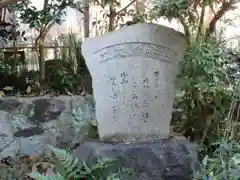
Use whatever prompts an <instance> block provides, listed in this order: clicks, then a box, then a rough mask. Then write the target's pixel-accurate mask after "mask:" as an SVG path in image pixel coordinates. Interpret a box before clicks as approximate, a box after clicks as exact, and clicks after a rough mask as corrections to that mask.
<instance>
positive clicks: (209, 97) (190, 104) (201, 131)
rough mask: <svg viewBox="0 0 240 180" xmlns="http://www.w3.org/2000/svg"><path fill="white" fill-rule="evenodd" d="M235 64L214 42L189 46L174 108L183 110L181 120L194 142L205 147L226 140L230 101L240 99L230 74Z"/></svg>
mask: <svg viewBox="0 0 240 180" xmlns="http://www.w3.org/2000/svg"><path fill="white" fill-rule="evenodd" d="M235 61H236V57H235V56H229V53H228V52H227V51H226V48H225V47H224V46H223V45H221V44H220V42H218V41H216V40H214V39H209V40H202V41H197V42H195V43H192V44H191V45H190V46H189V48H188V50H187V53H186V56H185V60H184V61H182V63H181V71H180V73H179V77H178V78H179V79H178V80H179V81H178V86H179V88H180V91H179V93H178V96H177V98H176V104H175V106H176V107H177V108H179V109H181V110H182V113H181V115H180V117H181V120H182V121H183V122H184V124H185V130H186V131H187V132H186V133H187V136H190V137H191V140H195V141H197V142H198V143H200V144H203V143H204V142H206V140H209V139H211V138H213V139H212V140H211V141H215V140H216V139H218V138H219V137H220V136H223V132H224V128H225V125H226V123H225V122H226V121H225V118H226V117H227V115H228V111H229V109H230V106H231V100H232V99H233V98H234V99H235V98H238V95H237V94H236V91H235V88H234V87H235V85H234V82H235V79H234V78H232V76H231V73H233V72H232V71H230V70H231V66H232V65H233V64H234V62H235ZM232 75H233V74H232ZM190 131H191V133H192V135H189V134H191V133H189V132H190ZM193 136H194V137H193Z"/></svg>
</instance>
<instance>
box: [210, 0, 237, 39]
mask: <svg viewBox="0 0 240 180" xmlns="http://www.w3.org/2000/svg"><path fill="white" fill-rule="evenodd" d="M235 3H236V0H229V1H226V0H224V2H223V3H222V6H221V7H220V9H219V11H217V12H216V14H215V15H214V17H213V19H212V20H211V21H210V23H209V27H208V29H207V31H206V35H205V37H209V36H210V35H211V34H212V33H213V32H215V30H216V23H217V21H218V20H220V19H221V18H222V17H223V16H224V15H225V13H226V12H227V11H228V10H229V9H231V7H232V5H233V4H235Z"/></svg>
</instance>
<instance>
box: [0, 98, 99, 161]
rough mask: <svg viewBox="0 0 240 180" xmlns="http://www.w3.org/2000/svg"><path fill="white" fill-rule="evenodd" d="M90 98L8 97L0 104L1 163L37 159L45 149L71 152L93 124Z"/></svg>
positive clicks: (93, 104)
mask: <svg viewBox="0 0 240 180" xmlns="http://www.w3.org/2000/svg"><path fill="white" fill-rule="evenodd" d="M94 106H95V103H94V99H93V97H92V96H90V95H89V96H86V97H81V96H73V97H71V96H58V97H33V98H23V97H20V98H18V97H11V98H10V97H9V98H3V99H1V100H0V159H2V158H4V157H7V156H12V157H14V156H15V155H16V154H17V153H18V154H25V155H34V154H35V155H36V154H40V153H42V152H43V150H44V149H45V147H46V145H52V146H55V147H59V148H71V147H72V146H73V145H74V143H75V142H79V141H81V139H82V138H84V136H85V135H86V134H87V133H88V132H87V131H88V128H86V126H88V125H89V123H93V122H96V121H95V111H94V109H95V107H94Z"/></svg>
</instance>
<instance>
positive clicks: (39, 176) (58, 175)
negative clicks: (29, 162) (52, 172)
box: [27, 172, 65, 180]
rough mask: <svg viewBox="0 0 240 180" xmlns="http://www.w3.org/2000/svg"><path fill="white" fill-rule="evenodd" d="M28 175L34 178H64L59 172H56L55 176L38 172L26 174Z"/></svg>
mask: <svg viewBox="0 0 240 180" xmlns="http://www.w3.org/2000/svg"><path fill="white" fill-rule="evenodd" d="M27 175H28V176H29V177H31V178H33V179H36V180H65V178H64V177H63V176H62V175H61V174H57V175H56V176H44V175H41V174H40V173H39V172H32V173H28V174H27Z"/></svg>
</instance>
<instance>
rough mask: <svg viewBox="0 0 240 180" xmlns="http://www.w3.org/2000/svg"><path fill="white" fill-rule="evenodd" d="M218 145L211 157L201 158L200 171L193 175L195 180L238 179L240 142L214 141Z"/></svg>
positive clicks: (239, 176) (239, 177) (239, 174)
mask: <svg viewBox="0 0 240 180" xmlns="http://www.w3.org/2000/svg"><path fill="white" fill-rule="evenodd" d="M214 145H215V146H218V148H217V149H216V151H215V152H214V154H213V156H212V157H209V156H208V155H207V156H206V157H205V158H204V159H203V162H202V165H203V167H202V172H201V173H200V174H196V175H195V178H194V179H195V180H200V179H201V180H202V179H203V180H239V179H240V144H239V143H236V142H231V143H215V144H214Z"/></svg>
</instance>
